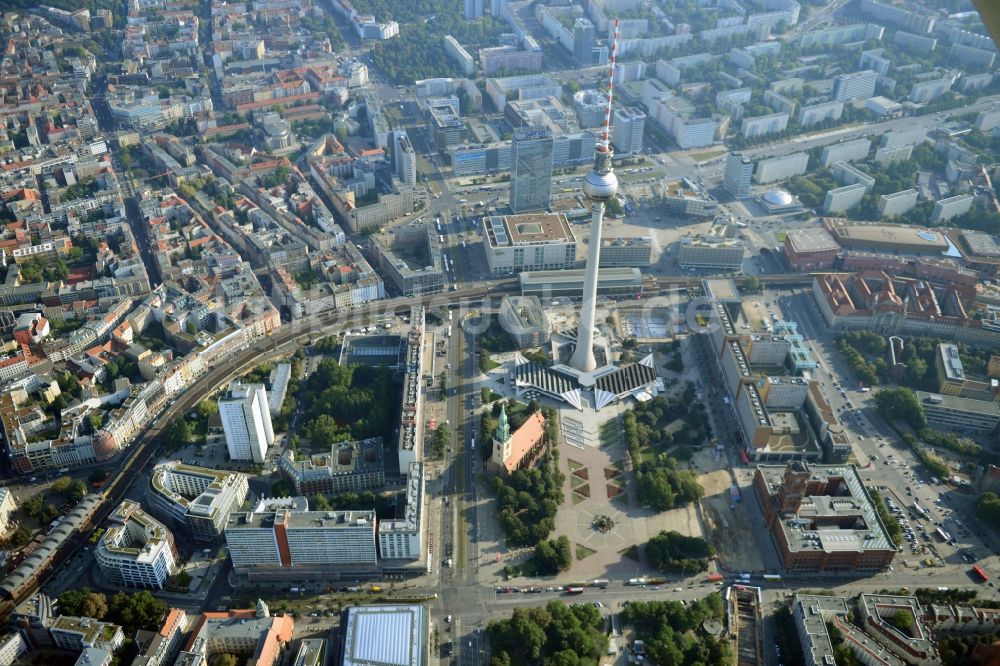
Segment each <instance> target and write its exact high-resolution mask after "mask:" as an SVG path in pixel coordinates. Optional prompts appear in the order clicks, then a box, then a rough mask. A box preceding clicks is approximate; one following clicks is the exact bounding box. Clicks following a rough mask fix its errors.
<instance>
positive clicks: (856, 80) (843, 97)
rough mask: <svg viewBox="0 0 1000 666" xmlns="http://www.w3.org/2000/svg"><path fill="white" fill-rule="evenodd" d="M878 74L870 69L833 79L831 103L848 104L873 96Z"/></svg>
mask: <svg viewBox="0 0 1000 666" xmlns="http://www.w3.org/2000/svg"><path fill="white" fill-rule="evenodd" d="M876 83H878V74H877V73H875V72H873V71H872V70H870V69H866V70H863V71H860V72H850V73H849V74H840V75H839V76H836V77H834V79H833V101H835V102H850V101H853V100H856V99H869V98H871V97H874V96H875V84H876Z"/></svg>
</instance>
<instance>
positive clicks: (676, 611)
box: [621, 592, 733, 666]
mask: <svg viewBox="0 0 1000 666" xmlns="http://www.w3.org/2000/svg"><path fill="white" fill-rule="evenodd" d="M621 619H622V622H623V623H624V624H630V625H632V626H633V627H634V628H635V635H636V638H638V639H641V640H643V641H644V642H645V644H646V660H647V662H648V663H653V664H658V665H659V666H683V665H684V664H704V665H705V666H723V665H724V664H730V663H732V661H733V654H732V649H731V647H730V644H729V642H728V640H726V639H725V638H715V637H713V636H710V635H708V634H706V633H705V632H704V631H702V630H701V629H702V624H703V623H704V622H705V620H716V621H719V622H723V621H724V620H725V604H724V602H723V600H722V596H721V595H720V594H719V593H718V592H713V593H712V594H710V595H708V596H707V597H705V598H704V599H697V600H695V601H691V602H689V603H688V604H687V605H686V606H685V605H684V604H682V603H681V602H679V601H649V602H635V601H633V602H630V603H629V604H628V605H627V606H626V607H625V608H624V610H622V613H621Z"/></svg>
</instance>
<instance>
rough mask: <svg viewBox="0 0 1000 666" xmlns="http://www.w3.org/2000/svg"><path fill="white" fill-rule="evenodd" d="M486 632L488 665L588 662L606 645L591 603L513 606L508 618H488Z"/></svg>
mask: <svg viewBox="0 0 1000 666" xmlns="http://www.w3.org/2000/svg"><path fill="white" fill-rule="evenodd" d="M678 605H680V604H678ZM486 632H487V633H488V634H489V637H490V646H491V649H492V654H493V657H492V659H491V660H490V666H528V665H532V664H540V665H541V666H585V665H587V666H591V665H596V664H597V663H598V659H599V658H600V656H601V655H602V654H604V652H605V650H606V649H607V645H608V638H607V636H606V635H605V633H604V618H603V617H602V616H601V613H600V611H599V610H598V609H597V608H595V607H594V606H592V605H591V604H573V605H572V606H567V605H566V604H564V603H563V602H562V601H550V602H549V603H548V604H547V605H545V606H539V607H535V608H516V609H514V612H513V614H512V615H511V617H510V619H504V620H493V621H492V622H490V623H489V625H488V626H487V627H486Z"/></svg>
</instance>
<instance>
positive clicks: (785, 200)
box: [764, 190, 795, 206]
mask: <svg viewBox="0 0 1000 666" xmlns="http://www.w3.org/2000/svg"><path fill="white" fill-rule="evenodd" d="M764 201H766V202H767V203H769V204H771V205H772V206H791V205H792V204H793V203H795V200H794V199H793V198H792V195H791V194H789V193H788V192H787V191H785V190H771V191H770V192H768V193H767V194H765V195H764Z"/></svg>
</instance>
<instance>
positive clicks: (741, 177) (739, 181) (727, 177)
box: [722, 153, 753, 199]
mask: <svg viewBox="0 0 1000 666" xmlns="http://www.w3.org/2000/svg"><path fill="white" fill-rule="evenodd" d="M752 179H753V160H751V159H750V158H749V157H746V156H745V155H743V153H729V155H727V156H726V170H725V172H724V173H723V176H722V187H723V188H724V189H725V190H726V191H727V192H729V193H730V194H731V195H733V196H734V197H736V198H737V199H744V198H746V197H748V196H749V195H750V183H751V181H752Z"/></svg>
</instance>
